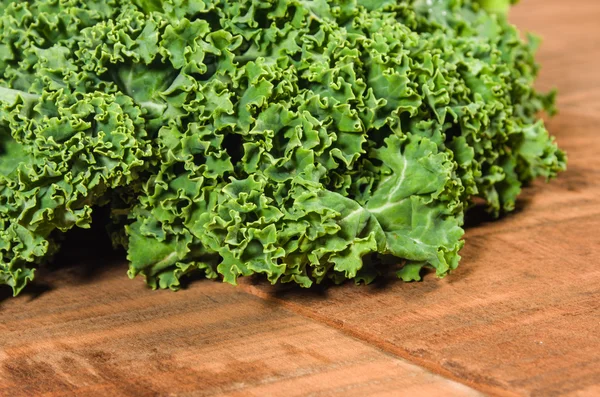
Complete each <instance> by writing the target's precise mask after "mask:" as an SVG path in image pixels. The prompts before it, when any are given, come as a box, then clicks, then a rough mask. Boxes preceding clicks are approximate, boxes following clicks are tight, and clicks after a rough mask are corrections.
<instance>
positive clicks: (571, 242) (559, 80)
mask: <svg viewBox="0 0 600 397" xmlns="http://www.w3.org/2000/svg"><path fill="white" fill-rule="evenodd" d="M511 17H512V19H513V21H514V22H515V23H516V24H517V25H518V26H519V27H521V28H522V29H524V30H529V31H534V32H536V33H538V34H540V35H542V36H544V38H545V41H544V44H543V46H542V48H541V50H540V53H539V58H538V59H539V61H540V62H541V64H542V65H543V71H542V74H541V78H540V81H539V85H540V88H544V89H547V88H551V87H553V86H557V87H558V88H559V90H560V96H559V107H560V114H559V116H557V117H556V118H554V119H553V120H551V121H550V122H549V129H550V130H551V132H552V133H553V134H554V135H556V136H557V138H558V141H559V143H560V145H561V146H562V147H563V148H564V149H566V150H567V151H568V154H569V161H570V162H569V170H568V171H567V172H566V173H565V174H563V175H561V177H560V178H559V179H558V180H556V181H553V182H552V183H551V184H550V185H544V184H543V183H536V184H535V185H534V187H533V188H531V189H528V190H527V191H526V192H525V194H524V195H523V197H522V199H521V200H520V202H519V205H518V211H516V213H514V214H513V215H510V216H509V217H506V218H504V219H502V220H501V221H498V222H493V223H489V222H487V221H486V219H485V217H478V218H477V219H476V221H477V222H475V223H477V224H476V225H473V226H472V227H471V228H469V229H468V231H467V235H466V240H467V244H466V247H465V249H464V250H463V260H462V264H461V266H460V268H459V270H458V271H456V272H455V273H454V274H453V275H451V276H450V277H447V278H445V279H444V280H437V279H436V278H435V277H433V276H432V275H429V276H427V277H426V278H425V280H424V281H423V282H420V283H412V284H404V283H402V282H399V281H395V280H393V279H387V280H386V281H383V282H379V283H378V284H375V285H371V286H368V287H357V286H354V285H353V284H348V285H344V286H341V287H333V288H327V289H319V290H313V291H306V290H299V289H296V288H284V289H281V288H272V287H269V286H267V285H264V284H252V283H250V282H245V283H244V284H243V285H241V286H240V287H237V288H236V287H232V286H229V285H225V284H221V283H216V282H210V281H195V282H192V283H190V285H189V287H188V288H187V289H186V290H185V291H180V292H178V293H172V292H169V291H156V292H153V291H149V290H147V289H146V288H145V287H144V286H143V285H142V280H139V279H138V280H135V281H130V280H128V279H127V277H126V275H125V264H124V263H123V261H122V260H119V259H115V258H108V259H107V258H106V255H104V251H105V250H107V247H105V246H103V245H100V246H99V247H98V248H97V249H96V250H95V251H94V252H88V253H81V250H78V249H77V248H78V247H79V246H81V243H83V240H86V239H87V240H91V239H94V238H96V237H95V236H93V235H91V234H89V233H88V234H86V233H83V234H80V237H79V241H77V240H75V241H71V243H70V244H71V246H70V247H69V248H70V249H69V250H68V252H69V253H70V254H71V256H70V257H69V256H63V257H60V258H59V261H60V262H62V263H63V266H61V267H60V268H58V269H47V270H45V271H43V272H40V274H39V281H38V282H37V283H36V284H34V285H32V286H31V288H29V289H27V290H26V291H25V293H24V294H23V295H21V296H19V297H18V298H16V299H12V298H10V297H9V291H7V290H2V291H0V292H1V293H2V294H3V295H2V296H1V297H0V335H1V336H0V395H1V396H15V397H18V396H32V395H46V396H70V395H77V396H120V395H122V396H169V395H173V396H175V395H177V396H209V395H228V396H249V395H250V396H266V395H273V396H305V395H311V396H327V395H348V396H363V395H367V394H369V395H390V396H399V395H406V396H419V395H423V396H425V395H447V396H476V395H481V394H482V393H483V394H490V395H506V396H509V395H532V396H554V395H569V396H594V395H600V263H599V262H600V260H599V255H600V68H599V64H600V1H598V0H579V1H573V2H567V1H564V0H523V1H522V4H520V5H519V6H517V7H516V8H515V9H514V10H513V12H512V16H511ZM87 243H89V242H87ZM82 258H85V259H82ZM92 258H103V259H92ZM64 262H66V265H65V264H64Z"/></svg>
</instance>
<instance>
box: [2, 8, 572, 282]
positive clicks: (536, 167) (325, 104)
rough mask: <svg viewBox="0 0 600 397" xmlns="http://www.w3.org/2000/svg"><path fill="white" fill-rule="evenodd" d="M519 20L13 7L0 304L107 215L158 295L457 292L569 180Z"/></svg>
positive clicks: (447, 11) (464, 13) (5, 28)
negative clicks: (472, 216) (165, 291)
mask: <svg viewBox="0 0 600 397" xmlns="http://www.w3.org/2000/svg"><path fill="white" fill-rule="evenodd" d="M509 3H510V2H509V1H487V0H486V1H484V0H481V1H474V0H436V1H425V0H414V1H403V0H372V1H370V0H318V1H304V0H273V1H262V0H261V1H259V0H242V1H239V0H236V1H234V0H111V1H108V2H95V1H88V0H65V1H61V2H55V1H52V0H35V1H31V2H18V3H17V2H15V1H10V0H1V2H0V4H2V5H3V8H2V9H3V11H2V12H1V13H0V39H1V40H0V43H2V44H0V149H1V153H0V234H1V236H0V237H2V238H1V241H2V243H0V283H5V284H9V285H11V286H12V287H13V289H14V291H15V293H17V292H18V291H20V289H21V288H23V286H24V285H25V284H26V282H27V281H28V280H30V279H31V278H32V277H33V269H34V267H35V266H36V265H37V264H39V263H41V262H42V261H44V260H47V258H48V257H49V255H50V254H51V253H52V252H54V251H55V250H56V249H58V244H57V242H56V241H57V239H55V238H54V237H55V236H56V235H57V234H59V233H62V232H64V231H66V230H68V229H71V228H73V227H75V226H77V227H89V225H90V222H91V213H92V211H93V208H94V207H95V206H101V205H110V207H111V209H112V221H111V225H109V229H110V233H111V236H112V238H113V241H114V243H115V245H123V246H125V247H126V248H127V250H128V255H127V258H128V260H129V262H130V266H129V275H130V276H131V277H134V276H136V275H142V276H143V277H145V279H146V280H147V282H148V283H149V285H150V286H152V287H160V288H171V289H177V288H179V286H180V280H181V278H182V277H184V276H186V275H188V274H190V273H192V272H204V273H205V274H206V276H207V277H209V278H217V277H221V278H222V279H223V280H224V281H227V282H231V283H236V280H237V278H238V277H240V276H249V275H252V274H262V275H264V276H265V277H266V278H267V279H268V280H269V281H271V282H272V283H275V282H295V283H298V284H300V285H302V286H305V287H309V286H310V285H312V284H313V283H315V282H317V283H319V282H321V281H323V280H325V279H331V280H333V281H335V282H341V281H342V280H345V279H354V280H356V281H357V282H359V281H365V282H369V281H370V280H372V278H373V277H374V275H375V274H376V273H377V271H378V268H379V266H378V264H379V263H380V262H381V261H379V260H378V259H377V258H381V257H382V256H384V255H385V256H390V255H391V256H394V257H396V258H397V261H398V262H399V263H401V264H403V265H404V266H403V267H402V269H401V270H400V271H399V272H398V275H399V277H401V278H402V279H404V280H406V281H409V280H418V279H419V278H420V273H419V272H420V269H421V268H422V267H423V266H429V267H432V268H434V269H435V271H436V274H437V275H438V276H440V277H442V276H444V275H446V274H447V273H448V272H450V271H452V270H453V269H455V268H456V267H457V265H458V262H459V259H460V256H459V254H458V252H459V250H460V248H461V247H462V246H463V241H462V240H461V237H462V235H463V230H462V228H461V226H462V223H463V216H464V213H465V211H466V210H467V209H468V208H469V206H470V205H471V203H472V200H473V198H474V197H479V198H482V199H483V200H485V201H486V202H487V205H488V210H489V211H490V212H491V213H492V214H494V215H498V214H500V213H501V212H505V211H511V210H512V209H513V208H514V205H515V200H516V198H517V196H518V194H519V193H520V190H521V186H522V185H523V184H525V183H527V182H529V181H531V180H532V179H534V178H537V177H540V176H542V177H545V178H552V177H554V176H555V175H556V174H557V172H559V171H561V170H563V169H564V168H565V156H564V154H563V153H562V152H561V151H560V150H559V149H558V148H557V147H556V144H555V142H554V141H553V139H552V138H551V137H550V136H549V135H548V132H547V130H546V129H545V127H544V125H543V123H542V121H540V120H539V119H538V114H539V112H540V111H543V110H546V111H548V112H549V113H551V112H552V111H553V95H543V94H540V93H538V92H536V91H535V90H534V88H533V81H534V79H535V76H536V74H537V70H538V67H537V65H536V64H535V62H534V57H533V54H534V50H535V46H536V42H535V40H530V41H528V42H524V41H522V40H521V39H520V37H519V33H518V31H517V30H516V29H515V28H514V27H513V26H511V25H510V24H509V23H508V22H507V20H506V18H505V16H504V15H503V14H504V13H505V12H506V10H507V6H508V4H509ZM494 13H497V14H498V15H494Z"/></svg>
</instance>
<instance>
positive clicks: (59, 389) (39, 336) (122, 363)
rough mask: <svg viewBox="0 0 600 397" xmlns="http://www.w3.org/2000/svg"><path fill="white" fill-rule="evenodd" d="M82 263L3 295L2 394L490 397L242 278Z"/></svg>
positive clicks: (26, 396) (24, 396)
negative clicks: (37, 286) (132, 272)
mask: <svg viewBox="0 0 600 397" xmlns="http://www.w3.org/2000/svg"><path fill="white" fill-rule="evenodd" d="M121 264H122V263H121ZM80 270H81V269H78V268H62V269H61V270H60V271H58V272H54V273H52V274H45V275H44V276H45V277H44V278H45V280H46V282H49V283H50V286H51V287H47V288H50V290H47V291H44V292H43V293H42V294H41V295H40V296H38V297H33V298H32V297H31V296H27V295H24V296H20V297H19V298H17V299H10V300H8V301H7V300H4V301H3V302H2V305H1V306H0V318H2V323H1V325H0V334H1V335H2V340H1V341H0V395H1V396H11V397H21V396H22V397H29V396H38V395H44V396H132V397H138V396H215V395H219V396H224V395H230V396H267V395H269V396H286V397H287V396H306V395H314V396H329V395H349V396H364V395H367V394H373V395H381V396H385V395H390V396H392V395H394V396H395V395H404V396H427V395H434V394H438V395H439V394H443V395H450V396H457V397H458V396H473V397H475V396H478V395H480V394H479V393H478V392H476V391H474V390H472V389H470V388H468V387H466V386H464V385H462V384H460V383H456V382H453V381H450V380H447V379H445V378H443V377H441V376H439V375H434V374H432V373H430V372H428V371H426V370H424V369H422V368H420V367H418V366H416V365H414V364H411V363H408V362H406V361H404V360H402V359H398V358H396V357H394V356H392V355H389V354H387V353H385V352H382V351H380V350H379V349H377V348H374V347H372V346H369V345H368V344H366V343H364V342H362V341H359V340H356V339H354V338H352V337H349V336H347V335H344V334H343V333H342V332H340V331H338V330H336V329H334V328H331V327H327V326H325V325H322V324H319V323H318V322H315V321H313V320H311V319H308V318H306V317H303V316H300V315H298V314H294V313H292V312H290V311H289V310H286V309H283V308H281V307H279V305H277V304H274V303H272V302H269V301H265V300H261V299H259V298H257V297H255V296H252V295H249V294H247V293H245V292H243V291H242V290H240V289H239V288H235V287H233V286H230V285H226V284H220V283H215V282H211V281H202V282H196V283H193V284H192V285H191V286H190V288H188V289H187V290H185V291H182V292H181V293H173V292H170V291H149V290H148V289H146V288H144V286H143V285H142V283H141V280H137V282H132V281H131V280H129V279H128V278H127V276H126V275H125V274H124V271H123V270H124V269H123V268H122V267H120V268H116V267H115V268H112V269H110V270H108V271H107V272H104V273H103V274H99V275H98V274H96V275H95V276H94V278H93V282H89V283H86V282H81V280H82V277H81V274H80V273H81V272H80ZM75 281H80V283H75V284H74V282H75Z"/></svg>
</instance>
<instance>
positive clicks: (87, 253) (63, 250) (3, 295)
mask: <svg viewBox="0 0 600 397" xmlns="http://www.w3.org/2000/svg"><path fill="white" fill-rule="evenodd" d="M95 211H97V212H98V214H97V216H96V214H94V220H95V222H93V223H92V227H91V228H90V229H80V228H75V229H71V230H69V231H68V232H67V233H65V234H64V238H63V241H62V243H61V244H60V250H59V251H58V253H57V254H56V255H55V256H54V257H53V258H51V259H50V260H49V261H48V262H47V263H45V264H42V265H40V266H36V271H35V279H34V280H33V281H32V282H30V283H29V284H28V285H27V286H26V287H25V288H24V289H23V290H22V291H21V293H20V294H19V296H25V297H28V298H29V299H30V300H34V299H37V298H38V297H40V296H41V295H43V294H44V293H45V292H48V291H51V290H53V289H54V288H55V284H57V283H60V284H61V285H62V284H69V283H70V284H86V283H89V282H93V281H94V280H95V279H97V278H98V277H101V276H102V275H103V274H105V273H107V272H109V271H110V270H112V269H114V268H116V267H123V271H126V267H127V266H126V263H125V256H126V253H125V250H123V249H114V248H113V246H112V242H111V241H110V237H109V235H108V233H107V232H106V230H105V229H104V225H105V221H103V220H102V219H105V218H104V217H105V216H106V215H107V210H106V209H104V208H100V209H97V210H95ZM0 287H1V288H0V304H1V303H3V302H4V301H6V300H7V299H10V298H11V297H12V289H11V288H9V287H7V286H0Z"/></svg>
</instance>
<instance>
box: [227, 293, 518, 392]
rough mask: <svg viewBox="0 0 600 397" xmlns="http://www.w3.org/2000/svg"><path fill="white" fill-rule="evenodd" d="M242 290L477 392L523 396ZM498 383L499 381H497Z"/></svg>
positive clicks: (293, 306)
mask: <svg viewBox="0 0 600 397" xmlns="http://www.w3.org/2000/svg"><path fill="white" fill-rule="evenodd" d="M237 288H239V289H241V290H242V291H244V292H246V293H248V294H250V295H253V296H256V297H258V298H261V299H263V300H266V301H268V302H272V303H276V304H277V305H278V306H280V307H282V308H284V309H287V310H289V311H290V312H292V313H294V314H297V315H300V316H302V317H305V318H308V319H310V320H312V321H315V322H317V323H319V324H321V325H324V326H328V327H331V328H333V329H335V330H337V331H339V332H341V333H343V334H344V335H346V336H349V337H351V338H354V339H356V340H358V341H361V342H363V343H366V344H367V345H369V346H372V347H375V348H377V349H379V350H380V351H382V352H384V353H385V354H388V355H391V356H392V357H395V358H399V359H402V360H405V361H408V362H409V363H411V364H414V365H417V366H419V367H421V368H424V369H426V370H428V371H430V372H432V373H434V374H436V375H439V376H442V377H444V378H446V379H448V380H451V381H454V382H457V383H460V384H463V385H465V386H468V387H471V388H473V389H475V390H477V391H480V392H482V393H485V394H489V395H494V396H499V397H516V396H521V394H519V393H515V392H511V391H509V390H507V389H506V388H504V387H502V385H500V384H498V386H490V385H489V384H484V383H481V382H478V381H477V379H476V378H481V375H478V374H469V373H456V372H459V371H460V369H459V368H456V367H454V366H453V362H452V361H447V365H446V366H447V367H454V369H455V371H454V372H453V371H451V370H450V369H448V368H446V367H444V365H443V364H437V363H434V362H431V361H429V360H425V359H420V358H418V357H416V356H414V355H412V354H411V353H410V352H408V351H406V350H404V349H401V348H399V347H398V346H395V345H394V344H392V343H388V342H386V341H385V340H379V338H376V337H374V338H370V337H369V335H365V334H364V333H362V332H361V331H360V330H358V329H354V328H352V327H347V326H345V324H344V322H343V321H339V320H338V321H336V320H335V319H332V318H329V317H327V316H322V315H319V314H318V313H316V312H314V311H311V310H310V309H306V308H304V307H303V306H301V305H296V304H294V303H292V302H289V301H286V300H283V299H279V298H277V297H274V296H272V295H270V294H269V293H266V292H264V291H262V290H260V289H259V288H256V287H255V286H253V285H249V284H241V283H240V284H239V285H238V287H237ZM486 381H488V382H490V381H494V380H493V379H486ZM494 382H495V381H494Z"/></svg>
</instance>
